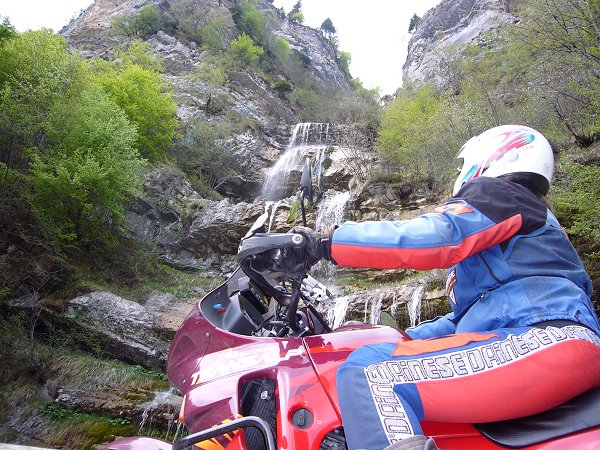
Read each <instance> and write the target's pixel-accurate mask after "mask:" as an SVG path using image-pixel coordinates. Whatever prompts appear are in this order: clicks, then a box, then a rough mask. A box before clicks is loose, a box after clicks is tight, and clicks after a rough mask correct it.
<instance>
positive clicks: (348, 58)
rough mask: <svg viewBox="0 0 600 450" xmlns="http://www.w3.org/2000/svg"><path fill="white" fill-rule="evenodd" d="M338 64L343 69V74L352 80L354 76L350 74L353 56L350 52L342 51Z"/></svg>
mask: <svg viewBox="0 0 600 450" xmlns="http://www.w3.org/2000/svg"><path fill="white" fill-rule="evenodd" d="M337 57H338V62H339V63H340V67H341V68H342V72H344V74H345V75H346V76H347V77H348V79H352V75H351V74H350V63H351V62H352V55H351V54H350V52H345V51H343V50H340V51H339V52H338V54H337Z"/></svg>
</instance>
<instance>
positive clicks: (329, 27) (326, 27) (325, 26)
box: [320, 18, 336, 38]
mask: <svg viewBox="0 0 600 450" xmlns="http://www.w3.org/2000/svg"><path fill="white" fill-rule="evenodd" d="M320 29H321V30H322V31H323V33H324V34H325V36H326V37H327V38H331V37H332V36H333V35H334V34H335V33H336V29H335V27H334V26H333V22H332V21H331V19H330V18H327V19H325V20H324V21H323V23H322V24H321V27H320Z"/></svg>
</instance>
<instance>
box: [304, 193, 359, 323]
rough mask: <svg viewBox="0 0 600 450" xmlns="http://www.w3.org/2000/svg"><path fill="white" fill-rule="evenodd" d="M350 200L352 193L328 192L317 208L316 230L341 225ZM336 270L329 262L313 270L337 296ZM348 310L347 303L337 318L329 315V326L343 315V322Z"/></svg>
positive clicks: (337, 314) (319, 264)
mask: <svg viewBox="0 0 600 450" xmlns="http://www.w3.org/2000/svg"><path fill="white" fill-rule="evenodd" d="M349 199H350V192H347V191H346V192H336V191H327V192H326V193H325V195H324V197H323V199H322V200H321V201H320V202H319V206H318V207H317V213H316V218H315V228H316V229H317V230H327V229H331V228H333V227H334V226H336V225H340V224H341V223H342V221H343V220H344V212H345V210H346V204H347V203H348V200H349ZM335 270H336V269H335V266H334V265H333V264H330V263H329V262H327V261H321V262H319V263H318V264H317V265H316V266H315V267H314V269H313V272H314V273H315V274H316V276H317V277H319V278H321V279H323V280H324V281H325V284H327V286H328V287H329V290H330V291H331V292H332V293H334V294H336V293H337V291H338V288H337V287H336V283H335ZM336 301H337V300H336ZM336 306H337V303H336ZM347 309H348V304H347V303H346V306H345V308H344V309H338V310H337V312H336V316H331V317H330V316H329V315H328V321H329V325H330V326H333V325H334V323H333V321H334V320H335V317H337V316H339V315H342V317H341V319H340V320H343V319H344V316H345V315H346V310H347ZM342 311H343V314H342ZM338 326H339V325H338Z"/></svg>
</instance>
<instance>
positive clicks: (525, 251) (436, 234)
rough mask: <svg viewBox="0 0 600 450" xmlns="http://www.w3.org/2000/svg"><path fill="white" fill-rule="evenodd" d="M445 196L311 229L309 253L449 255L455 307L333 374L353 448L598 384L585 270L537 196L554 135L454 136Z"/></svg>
mask: <svg viewBox="0 0 600 450" xmlns="http://www.w3.org/2000/svg"><path fill="white" fill-rule="evenodd" d="M459 157H460V158H463V159H464V162H463V168H462V171H461V173H460V175H459V177H458V179H457V180H456V183H455V185H454V192H453V197H452V198H451V199H450V200H449V201H447V202H446V203H445V204H444V205H443V206H441V207H439V208H437V209H435V212H434V213H431V214H424V215H422V216H420V217H418V218H416V219H413V220H408V221H397V222H386V221H373V222H362V223H355V222H346V223H344V224H342V225H341V226H340V227H339V228H337V229H336V230H335V232H333V234H331V233H330V234H329V235H328V236H323V235H319V234H318V233H315V232H314V231H312V230H308V229H302V228H300V229H295V231H296V232H300V233H302V234H304V236H305V237H307V238H308V239H307V241H308V245H307V247H306V252H307V257H308V260H309V261H310V263H314V262H315V261H317V260H318V259H321V258H325V259H328V260H330V261H332V262H334V263H337V264H339V265H340V266H351V267H370V268H380V269H397V268H406V267H410V268H414V269H418V270H429V269H434V268H448V280H447V283H446V291H447V296H448V299H449V302H450V306H451V307H452V312H451V313H449V314H447V315H446V316H442V317H437V318H435V319H433V320H429V321H426V322H423V323H421V324H419V325H418V326H416V327H414V328H409V329H408V330H406V332H407V333H408V335H409V336H410V337H412V338H413V340H409V341H401V342H390V343H383V344H374V345H366V346H364V347H362V348H360V349H358V350H356V351H355V352H353V353H352V354H351V355H350V357H349V358H348V360H347V361H346V362H345V363H344V364H342V365H341V367H340V368H339V370H338V373H337V385H338V393H339V398H340V407H341V412H342V419H343V420H342V422H343V425H344V429H345V433H346V438H347V442H348V448H350V449H367V450H380V449H383V448H388V449H410V450H419V449H435V448H437V447H436V445H435V443H434V442H433V440H432V439H427V438H426V437H425V436H423V431H422V429H421V426H420V422H421V421H423V420H428V421H442V422H455V423H473V422H492V421H499V420H504V419H510V418H516V417H521V416H526V415H532V414H536V413H539V412H542V411H544V410H547V409H549V408H552V407H554V406H556V405H558V404H561V403H563V402H565V401H567V400H569V399H571V398H573V397H575V396H577V395H579V394H581V393H583V392H585V391H587V390H589V389H592V388H594V387H596V386H600V338H599V337H598V336H599V335H600V325H599V323H598V318H597V317H596V315H595V313H594V310H593V307H592V305H591V302H590V295H591V292H592V287H591V281H590V278H589V277H588V275H587V274H586V272H585V270H584V268H583V265H582V263H581V260H580V259H579V257H578V255H577V253H576V251H575V249H574V248H573V246H572V245H571V243H570V242H569V240H568V239H567V237H566V235H565V234H564V233H563V231H562V230H561V227H560V225H559V223H558V222H557V220H556V218H555V217H554V215H553V214H552V213H551V212H550V211H549V210H548V208H547V206H546V203H545V201H544V198H545V195H546V194H547V192H548V189H549V187H550V182H551V180H552V173H553V167H554V162H553V154H552V149H551V147H550V144H549V143H548V141H547V140H546V139H545V138H544V136H542V135H541V134H540V133H538V132H537V131H535V130H533V129H531V128H528V127H523V126H514V125H507V126H500V127H496V128H492V129H490V130H488V131H486V132H484V133H483V134H481V135H479V136H476V137H473V138H472V139H470V140H469V141H468V142H467V143H466V144H465V145H464V146H463V148H462V149H461V152H460V154H459Z"/></svg>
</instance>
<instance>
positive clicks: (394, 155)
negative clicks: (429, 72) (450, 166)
mask: <svg viewBox="0 0 600 450" xmlns="http://www.w3.org/2000/svg"><path fill="white" fill-rule="evenodd" d="M440 108H441V98H440V96H439V94H438V93H437V92H436V91H435V89H434V88H433V87H431V86H429V85H425V86H423V87H420V88H417V89H414V90H412V89H410V88H409V89H401V90H399V91H398V93H397V96H396V99H395V100H394V101H393V102H392V103H391V104H390V105H388V107H387V108H386V109H385V110H384V113H383V119H382V124H381V129H380V131H379V136H378V144H379V147H378V149H379V151H380V153H381V154H382V156H383V157H384V158H385V160H386V161H387V162H389V163H391V164H394V165H398V166H400V167H405V168H407V169H410V171H411V172H412V173H413V175H417V176H419V175H424V174H428V175H433V171H434V160H435V159H438V161H437V163H438V164H442V161H441V158H440V156H441V155H439V154H436V152H435V150H436V148H435V147H437V145H436V143H437V142H438V141H437V139H438V138H439V136H438V135H437V133H434V131H435V130H436V127H437V123H438V113H439V111H440Z"/></svg>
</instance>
